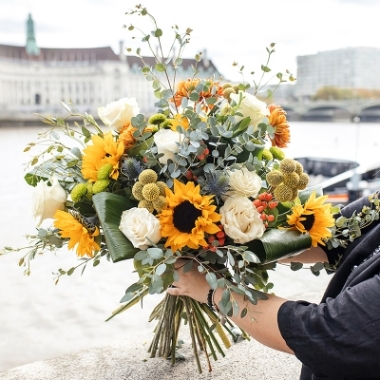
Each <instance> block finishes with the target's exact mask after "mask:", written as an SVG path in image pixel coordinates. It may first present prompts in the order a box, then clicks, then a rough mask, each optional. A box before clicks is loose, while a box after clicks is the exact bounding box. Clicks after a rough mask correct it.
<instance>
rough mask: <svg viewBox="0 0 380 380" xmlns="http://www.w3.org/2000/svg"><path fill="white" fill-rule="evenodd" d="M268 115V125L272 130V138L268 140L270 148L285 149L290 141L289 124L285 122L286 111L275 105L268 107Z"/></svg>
mask: <svg viewBox="0 0 380 380" xmlns="http://www.w3.org/2000/svg"><path fill="white" fill-rule="evenodd" d="M268 109H269V112H270V115H269V116H268V119H269V124H270V125H271V126H272V127H273V128H274V130H275V131H274V137H273V138H271V137H270V140H271V142H272V146H278V147H279V148H286V147H287V146H288V143H289V141H290V131H289V124H288V121H287V120H286V111H285V110H284V109H283V108H281V107H280V106H277V105H275V104H270V105H269V106H268Z"/></svg>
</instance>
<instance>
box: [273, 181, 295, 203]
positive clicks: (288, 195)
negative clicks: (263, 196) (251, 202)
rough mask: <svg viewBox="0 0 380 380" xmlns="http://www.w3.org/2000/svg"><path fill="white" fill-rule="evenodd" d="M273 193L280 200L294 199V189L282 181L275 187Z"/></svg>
mask: <svg viewBox="0 0 380 380" xmlns="http://www.w3.org/2000/svg"><path fill="white" fill-rule="evenodd" d="M273 195H274V196H275V198H276V200H278V201H279V202H289V201H292V200H293V199H294V198H293V195H294V191H293V189H292V188H291V187H288V186H285V185H284V184H283V183H281V184H280V185H279V186H277V187H276V188H275V189H274V191H273Z"/></svg>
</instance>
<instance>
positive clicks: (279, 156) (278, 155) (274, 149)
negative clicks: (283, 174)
mask: <svg viewBox="0 0 380 380" xmlns="http://www.w3.org/2000/svg"><path fill="white" fill-rule="evenodd" d="M269 151H270V152H271V153H272V155H273V157H274V158H275V159H276V160H279V161H282V160H283V159H284V158H285V153H284V152H283V151H282V150H281V149H280V148H279V147H278V146H271V147H270V148H269Z"/></svg>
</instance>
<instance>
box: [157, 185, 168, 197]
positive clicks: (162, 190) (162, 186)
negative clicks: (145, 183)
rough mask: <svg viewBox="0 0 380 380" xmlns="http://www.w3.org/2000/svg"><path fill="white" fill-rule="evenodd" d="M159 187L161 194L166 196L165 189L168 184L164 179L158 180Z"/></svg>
mask: <svg viewBox="0 0 380 380" xmlns="http://www.w3.org/2000/svg"><path fill="white" fill-rule="evenodd" d="M156 185H157V187H158V188H159V189H160V195H162V196H163V197H164V196H165V189H167V187H168V185H167V184H166V183H165V182H163V181H157V182H156Z"/></svg>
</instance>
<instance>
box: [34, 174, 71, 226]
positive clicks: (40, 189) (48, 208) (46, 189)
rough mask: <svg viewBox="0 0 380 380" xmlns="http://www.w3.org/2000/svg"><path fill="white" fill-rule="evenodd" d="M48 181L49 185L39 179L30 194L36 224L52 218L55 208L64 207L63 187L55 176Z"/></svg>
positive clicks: (65, 195)
mask: <svg viewBox="0 0 380 380" xmlns="http://www.w3.org/2000/svg"><path fill="white" fill-rule="evenodd" d="M49 182H50V185H49V184H48V182H47V181H42V180H41V181H39V182H38V183H37V185H36V187H35V188H34V191H33V194H32V214H33V217H34V218H35V220H36V223H37V226H39V225H41V223H42V222H43V221H44V220H45V219H47V218H52V217H53V215H54V214H55V212H56V211H57V210H63V209H64V208H65V202H66V200H67V194H66V191H65V189H64V188H63V187H62V186H61V185H60V183H59V182H58V179H57V177H55V176H53V177H52V178H51V179H50V180H49Z"/></svg>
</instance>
